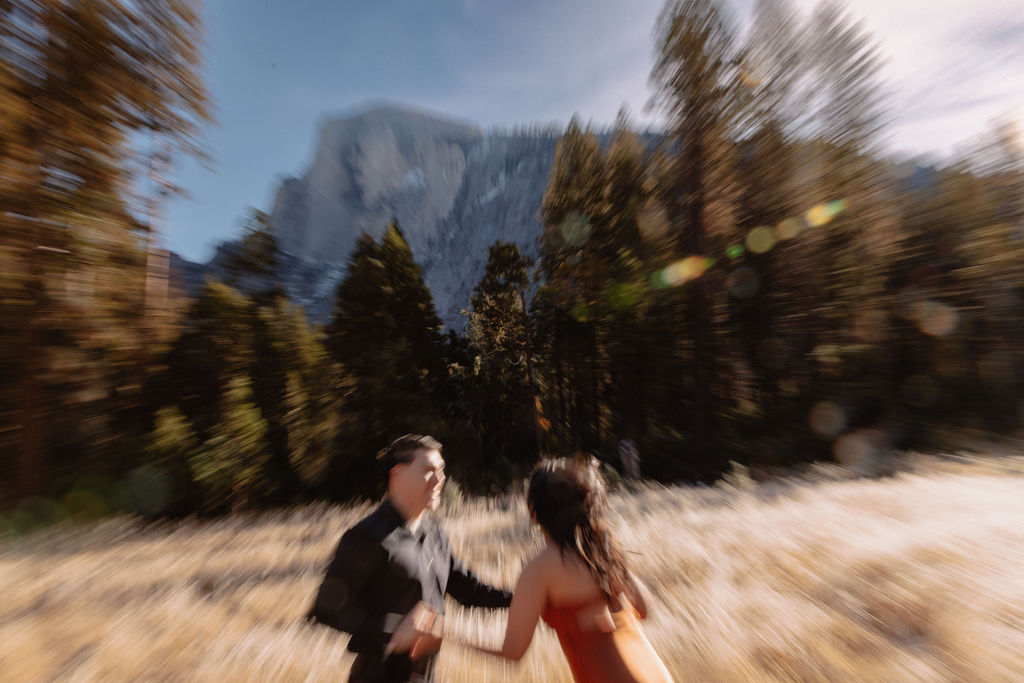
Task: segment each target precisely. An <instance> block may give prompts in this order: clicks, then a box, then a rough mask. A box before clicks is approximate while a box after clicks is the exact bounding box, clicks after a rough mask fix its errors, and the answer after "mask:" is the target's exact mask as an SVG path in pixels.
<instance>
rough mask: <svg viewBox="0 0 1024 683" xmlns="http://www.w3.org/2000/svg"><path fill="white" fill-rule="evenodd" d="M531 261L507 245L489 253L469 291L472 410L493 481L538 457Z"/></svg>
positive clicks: (483, 465)
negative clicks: (529, 305) (530, 306)
mask: <svg viewBox="0 0 1024 683" xmlns="http://www.w3.org/2000/svg"><path fill="white" fill-rule="evenodd" d="M531 266H532V262H531V260H530V259H529V258H528V257H525V256H523V255H522V254H521V253H520V251H519V248H518V247H517V246H516V245H515V244H514V243H510V242H502V241H500V240H499V241H497V242H495V243H494V244H493V245H491V247H490V249H489V250H488V254H487V265H486V267H485V269H484V276H483V278H482V279H481V280H480V282H479V283H478V284H477V285H476V287H474V288H473V297H472V300H471V301H472V306H473V308H472V310H470V311H468V312H467V313H466V316H467V318H468V328H467V336H468V338H469V342H470V344H471V347H472V350H473V353H474V354H475V360H474V366H475V369H476V377H475V379H476V381H475V382H474V387H475V391H473V392H472V394H471V397H472V401H471V403H472V410H473V414H474V417H475V422H476V426H477V431H478V433H479V434H480V442H481V444H482V453H483V456H484V458H485V459H486V461H481V462H480V467H481V469H483V470H484V471H486V472H487V473H488V475H489V478H491V480H492V483H494V484H500V483H501V482H503V481H506V482H507V481H509V479H510V478H511V476H512V475H514V474H515V473H520V474H521V473H523V472H524V471H525V470H526V469H527V468H528V467H530V466H531V465H532V464H533V463H534V461H535V460H536V458H537V455H538V438H539V434H538V432H537V429H538V426H537V415H536V406H535V395H534V377H533V374H534V372H533V358H532V349H531V343H530V342H531V330H530V321H529V317H528V314H527V308H526V294H527V290H528V288H529V284H530V268H531Z"/></svg>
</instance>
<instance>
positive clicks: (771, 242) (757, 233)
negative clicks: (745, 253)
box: [747, 225, 775, 254]
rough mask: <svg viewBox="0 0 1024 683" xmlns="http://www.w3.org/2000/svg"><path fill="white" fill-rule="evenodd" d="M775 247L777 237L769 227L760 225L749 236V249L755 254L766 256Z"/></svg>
mask: <svg viewBox="0 0 1024 683" xmlns="http://www.w3.org/2000/svg"><path fill="white" fill-rule="evenodd" d="M774 246H775V235H774V234H773V233H772V229H771V228H770V227H768V226H767V225H759V226H758V227H756V228H754V229H753V230H751V231H750V233H749V234H748V235H747V249H749V250H750V251H751V252H752V253H754V254H764V253H766V252H768V251H771V248H772V247H774Z"/></svg>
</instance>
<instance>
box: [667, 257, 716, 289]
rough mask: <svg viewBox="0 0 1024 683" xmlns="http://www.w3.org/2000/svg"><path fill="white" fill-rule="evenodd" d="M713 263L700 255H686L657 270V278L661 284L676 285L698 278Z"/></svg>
mask: <svg viewBox="0 0 1024 683" xmlns="http://www.w3.org/2000/svg"><path fill="white" fill-rule="evenodd" d="M713 264H714V261H713V260H711V259H705V258H703V257H701V256H687V257H686V258H684V259H681V260H679V261H676V262H675V263H673V264H671V265H670V266H668V267H667V268H665V269H664V270H661V271H659V272H660V276H659V278H658V280H659V281H660V282H663V283H664V285H662V286H670V287H678V286H679V285H681V284H684V283H687V282H689V281H690V280H695V279H697V278H699V277H700V276H701V275H703V274H704V273H705V271H707V269H708V268H709V267H710V266H711V265H713Z"/></svg>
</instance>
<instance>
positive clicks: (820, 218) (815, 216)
mask: <svg viewBox="0 0 1024 683" xmlns="http://www.w3.org/2000/svg"><path fill="white" fill-rule="evenodd" d="M804 220H806V221H807V225H809V226H811V227H812V228H820V227H821V226H823V225H826V224H827V223H828V222H829V221H831V220H832V214H830V213H829V211H828V206H826V205H825V204H815V205H814V206H812V207H811V208H810V209H808V210H807V213H805V214H804Z"/></svg>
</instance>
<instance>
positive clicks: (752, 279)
mask: <svg viewBox="0 0 1024 683" xmlns="http://www.w3.org/2000/svg"><path fill="white" fill-rule="evenodd" d="M728 284H729V293H730V294H732V295H733V296H734V297H736V298H737V299H749V298H751V297H752V296H754V295H755V294H757V289H758V287H759V286H760V285H761V278H759V277H758V276H757V273H756V272H754V270H753V269H752V268H746V267H744V268H737V269H736V270H734V271H733V272H731V273H729V280H728Z"/></svg>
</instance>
